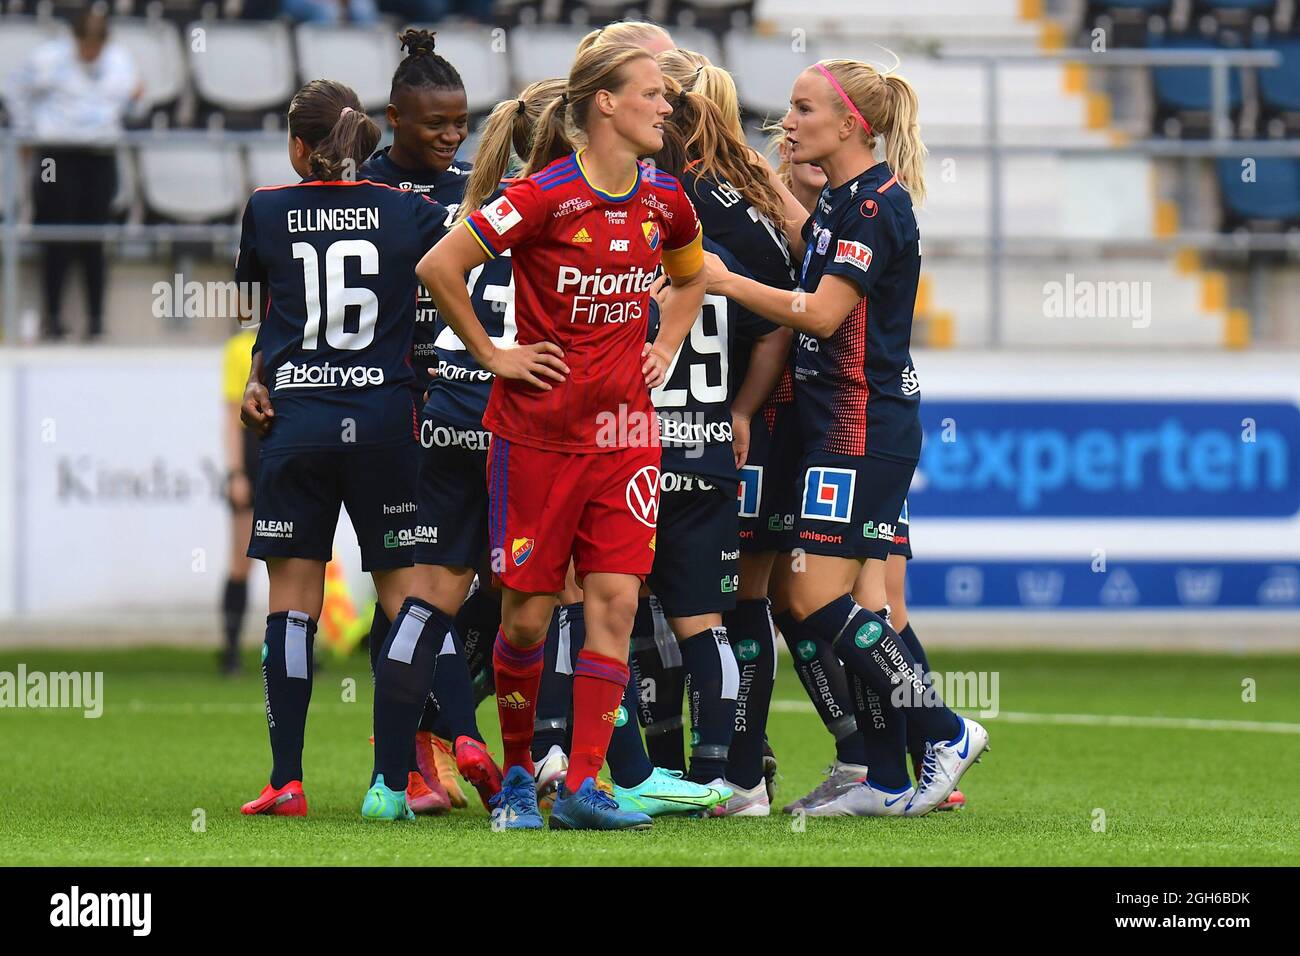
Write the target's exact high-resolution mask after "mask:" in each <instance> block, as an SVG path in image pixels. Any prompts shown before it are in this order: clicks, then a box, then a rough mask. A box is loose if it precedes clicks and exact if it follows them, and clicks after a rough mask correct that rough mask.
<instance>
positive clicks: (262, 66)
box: [186, 20, 396, 126]
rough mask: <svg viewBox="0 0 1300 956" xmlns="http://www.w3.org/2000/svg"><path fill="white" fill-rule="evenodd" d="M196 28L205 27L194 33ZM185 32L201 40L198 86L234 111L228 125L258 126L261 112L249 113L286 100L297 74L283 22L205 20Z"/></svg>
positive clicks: (194, 53)
mask: <svg viewBox="0 0 1300 956" xmlns="http://www.w3.org/2000/svg"><path fill="white" fill-rule="evenodd" d="M195 30H202V31H203V32H202V33H201V34H197V35H196V34H195V33H194V31H195ZM186 36H187V37H195V38H197V37H201V38H202V40H203V43H202V47H201V48H200V49H195V47H196V45H197V44H196V43H194V42H191V43H190V44H189V59H190V71H191V73H192V74H193V76H194V89H195V92H196V93H198V95H199V97H200V98H201V99H202V100H203V102H204V103H205V104H207V105H208V106H209V107H210V108H213V109H219V110H224V111H227V113H228V114H230V113H233V114H236V115H235V116H229V115H228V117H227V125H229V126H240V125H245V126H247V125H252V126H260V125H261V122H260V120H261V117H260V116H257V115H255V116H253V117H252V118H251V119H249V117H250V114H263V113H266V112H268V111H278V110H281V109H283V108H284V107H286V106H287V105H288V103H289V99H290V98H291V97H292V96H293V94H294V91H295V90H296V89H297V80H296V71H295V69H294V59H293V42H292V39H291V37H290V35H289V28H288V27H287V26H286V25H285V24H283V23H279V22H272V23H234V22H225V21H220V20H205V21H201V22H196V23H191V24H190V26H189V27H188V28H187V29H186ZM394 46H396V44H394ZM238 114H242V117H241V116H240V115H238ZM241 120H243V121H242V122H241Z"/></svg>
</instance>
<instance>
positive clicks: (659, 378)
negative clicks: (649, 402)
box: [641, 342, 673, 388]
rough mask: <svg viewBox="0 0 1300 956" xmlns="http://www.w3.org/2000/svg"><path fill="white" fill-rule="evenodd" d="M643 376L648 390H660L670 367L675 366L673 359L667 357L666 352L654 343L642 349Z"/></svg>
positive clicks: (647, 344) (649, 343)
mask: <svg viewBox="0 0 1300 956" xmlns="http://www.w3.org/2000/svg"><path fill="white" fill-rule="evenodd" d="M641 358H643V359H645V361H644V362H643V363H642V365H641V374H642V375H644V376H645V385H646V388H658V387H659V386H660V385H662V384H663V383H664V378H665V377H666V376H667V375H668V366H670V365H672V364H673V357H672V356H671V355H665V354H664V350H663V349H662V348H661V347H659V346H657V345H656V344H654V343H652V342H647V343H646V344H645V345H644V346H643V347H642V349H641Z"/></svg>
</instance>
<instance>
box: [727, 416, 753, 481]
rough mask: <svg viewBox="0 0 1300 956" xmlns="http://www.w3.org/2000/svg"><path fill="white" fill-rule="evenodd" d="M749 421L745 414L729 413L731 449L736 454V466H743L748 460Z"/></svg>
mask: <svg viewBox="0 0 1300 956" xmlns="http://www.w3.org/2000/svg"><path fill="white" fill-rule="evenodd" d="M749 423H750V419H749V417H748V416H747V415H740V414H737V413H736V412H732V413H731V450H732V452H733V453H734V454H735V456H736V467H737V468H744V467H745V462H746V461H748V460H749Z"/></svg>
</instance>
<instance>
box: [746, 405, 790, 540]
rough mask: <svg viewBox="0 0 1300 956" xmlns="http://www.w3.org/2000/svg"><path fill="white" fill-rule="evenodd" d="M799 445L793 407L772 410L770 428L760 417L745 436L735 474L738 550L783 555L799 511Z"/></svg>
mask: <svg viewBox="0 0 1300 956" xmlns="http://www.w3.org/2000/svg"><path fill="white" fill-rule="evenodd" d="M802 457H803V443H802V441H801V440H800V435H799V418H798V415H797V414H796V413H795V407H794V403H789V404H786V405H778V406H776V414H775V415H774V416H773V424H772V427H771V428H769V427H768V424H767V419H766V417H765V416H764V415H762V414H760V415H758V416H757V417H756V418H755V419H754V423H753V426H752V427H751V428H750V434H749V457H748V459H746V462H745V467H744V468H742V469H741V470H740V479H741V484H740V492H739V501H740V549H741V550H742V551H746V552H756V551H789V550H790V549H791V548H792V547H794V518H795V514H796V513H797V512H798V510H799V497H798V493H797V488H796V484H797V483H798V479H799V477H800V472H799V461H800V459H801V458H802Z"/></svg>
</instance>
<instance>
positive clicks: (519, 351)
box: [483, 342, 569, 392]
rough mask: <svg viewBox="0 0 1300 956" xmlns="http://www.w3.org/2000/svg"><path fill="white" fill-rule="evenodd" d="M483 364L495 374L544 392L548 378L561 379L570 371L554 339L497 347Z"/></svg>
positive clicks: (555, 380)
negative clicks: (510, 346) (552, 340)
mask: <svg viewBox="0 0 1300 956" xmlns="http://www.w3.org/2000/svg"><path fill="white" fill-rule="evenodd" d="M483 367H484V368H486V369H487V370H488V371H489V372H491V373H492V374H494V375H499V376H501V377H502V378H514V379H519V380H520V381H524V382H527V383H528V384H530V385H535V386H536V387H538V388H540V389H541V390H542V391H544V392H549V391H550V390H551V388H552V385H551V384H550V383H551V382H563V381H564V376H566V375H568V374H569V366H567V365H565V364H564V350H563V349H561V348H560V347H559V346H558V345H556V344H555V343H554V342H535V343H533V344H532V345H516V346H514V347H512V348H505V349H502V348H498V349H496V350H495V351H494V352H493V353H492V357H491V358H490V359H489V360H488V361H487V362H485V363H484V365H483Z"/></svg>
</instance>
